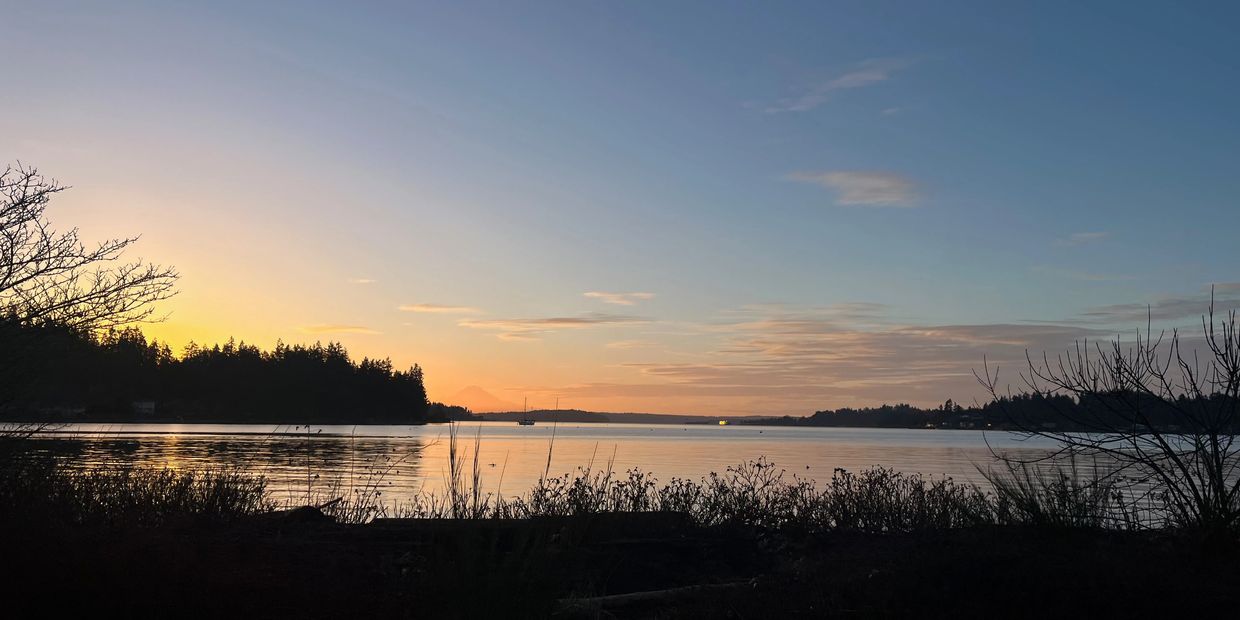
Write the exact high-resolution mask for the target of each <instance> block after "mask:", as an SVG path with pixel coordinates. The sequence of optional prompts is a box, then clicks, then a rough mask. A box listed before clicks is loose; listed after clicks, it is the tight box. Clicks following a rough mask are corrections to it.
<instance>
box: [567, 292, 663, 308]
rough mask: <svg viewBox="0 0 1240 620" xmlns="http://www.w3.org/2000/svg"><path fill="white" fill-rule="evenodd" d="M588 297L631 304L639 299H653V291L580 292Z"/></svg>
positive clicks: (619, 304) (620, 303)
mask: <svg viewBox="0 0 1240 620" xmlns="http://www.w3.org/2000/svg"><path fill="white" fill-rule="evenodd" d="M582 295H585V296H586V297H589V298H590V299H598V300H600V301H602V302H603V303H608V304H616V305H618V306H633V305H636V304H637V302H639V301H644V300H647V299H654V293H607V292H603V291H590V292H588V293H582Z"/></svg>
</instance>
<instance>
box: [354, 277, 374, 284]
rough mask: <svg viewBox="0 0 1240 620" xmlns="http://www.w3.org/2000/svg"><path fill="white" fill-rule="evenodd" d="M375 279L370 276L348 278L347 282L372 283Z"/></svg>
mask: <svg viewBox="0 0 1240 620" xmlns="http://www.w3.org/2000/svg"><path fill="white" fill-rule="evenodd" d="M375 282H376V280H373V279H371V278H349V284H374V283H375Z"/></svg>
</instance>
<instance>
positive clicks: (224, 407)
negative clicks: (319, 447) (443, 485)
mask: <svg viewBox="0 0 1240 620" xmlns="http://www.w3.org/2000/svg"><path fill="white" fill-rule="evenodd" d="M0 351H4V352H5V353H0V356H3V357H9V358H13V359H7V360H3V365H4V366H5V373H4V374H5V375H6V377H5V381H4V382H3V384H2V385H0V392H3V393H0V411H2V412H3V413H4V417H7V418H9V419H10V420H13V419H25V420H49V421H115V422H123V421H178V422H229V423H246V422H254V423H288V424H307V423H319V424H327V423H335V424H348V423H386V424H421V423H425V422H427V421H434V420H439V419H447V416H448V415H449V414H450V413H452V412H454V411H455V410H457V409H459V408H455V407H447V406H444V405H440V404H438V403H430V402H429V401H428V400H427V397H426V387H425V385H424V382H423V372H422V369H421V367H419V366H418V365H416V364H415V365H414V366H413V367H411V368H409V369H408V370H398V369H396V368H394V367H393V366H392V362H391V360H388V359H370V358H363V359H361V360H360V361H354V360H353V359H352V358H351V357H350V356H349V352H348V351H347V350H346V349H345V347H344V346H343V345H341V344H340V343H336V342H329V343H328V344H326V345H324V344H322V343H318V342H316V343H314V344H312V345H300V344H294V345H286V344H284V343H283V342H280V343H277V344H276V346H275V348H274V349H272V350H269V351H268V350H263V349H260V348H259V347H257V346H254V345H249V344H246V343H245V342H235V341H233V340H232V339H229V341H228V342H226V343H224V344H222V345H219V344H217V345H214V346H200V345H197V344H195V343H190V344H189V345H188V346H187V347H186V348H185V350H184V351H183V353H182V354H181V355H180V356H177V355H174V354H173V352H172V351H171V349H170V348H169V347H168V345H167V344H165V343H160V342H158V341H155V340H149V341H148V340H147V338H146V336H145V335H143V333H142V331H141V330H139V329H138V328H136V327H129V328H124V329H111V330H106V331H102V332H94V333H92V332H86V331H80V330H74V329H70V328H67V327H63V326H57V325H39V326H29V325H15V324H12V323H10V324H8V325H4V326H3V327H0ZM457 413H458V414H459V413H461V412H457Z"/></svg>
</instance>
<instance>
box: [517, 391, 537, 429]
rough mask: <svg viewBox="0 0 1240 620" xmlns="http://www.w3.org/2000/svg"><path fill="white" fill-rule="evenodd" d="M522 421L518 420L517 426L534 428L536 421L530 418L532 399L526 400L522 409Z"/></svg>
mask: <svg viewBox="0 0 1240 620" xmlns="http://www.w3.org/2000/svg"><path fill="white" fill-rule="evenodd" d="M521 411H522V413H521V419H520V420H517V426H534V419H533V418H531V417H530V399H529V398H528V397H527V398H526V399H525V404H524V405H523V406H522V407H521Z"/></svg>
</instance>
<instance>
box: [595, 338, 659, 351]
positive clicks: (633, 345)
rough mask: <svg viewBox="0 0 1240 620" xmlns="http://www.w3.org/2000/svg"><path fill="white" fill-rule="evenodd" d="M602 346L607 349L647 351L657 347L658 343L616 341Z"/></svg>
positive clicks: (648, 341)
mask: <svg viewBox="0 0 1240 620" xmlns="http://www.w3.org/2000/svg"><path fill="white" fill-rule="evenodd" d="M604 346H606V347H607V348H608V349H622V350H628V349H649V348H651V347H657V346H659V343H657V342H653V341H650V340H617V341H615V342H609V343H607V344H606V345H604Z"/></svg>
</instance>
